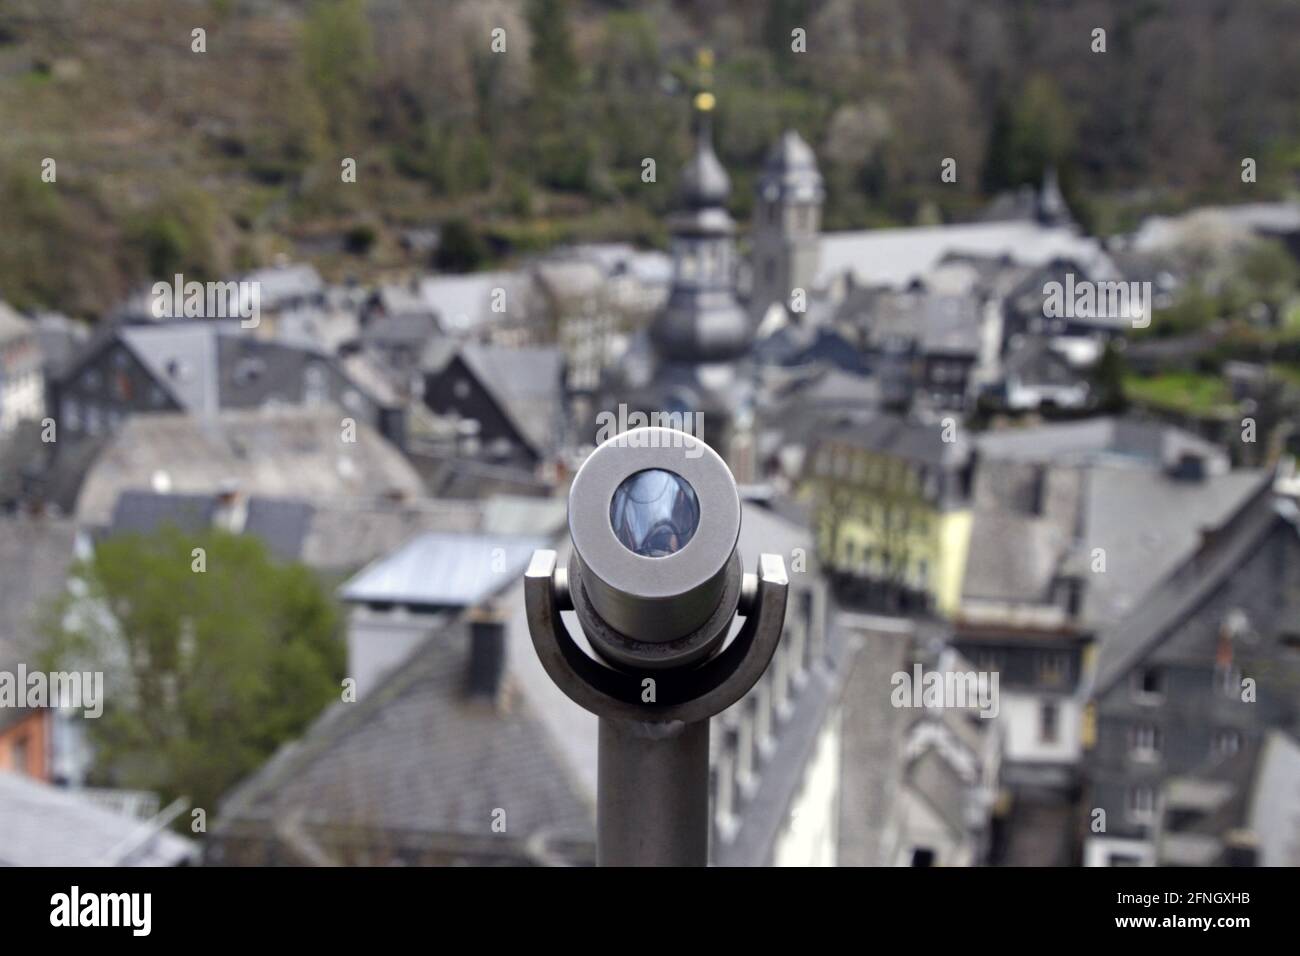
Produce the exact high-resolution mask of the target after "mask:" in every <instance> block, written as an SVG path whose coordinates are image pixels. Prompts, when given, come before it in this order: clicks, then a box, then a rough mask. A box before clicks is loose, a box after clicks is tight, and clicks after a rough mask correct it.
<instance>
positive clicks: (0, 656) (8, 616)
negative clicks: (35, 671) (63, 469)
mask: <svg viewBox="0 0 1300 956" xmlns="http://www.w3.org/2000/svg"><path fill="white" fill-rule="evenodd" d="M75 552H76V527H75V525H74V524H73V522H71V521H66V520H63V519H57V518H46V517H27V516H16V517H10V516H0V669H7V668H8V667H9V666H10V665H13V664H15V663H17V662H19V661H23V662H25V663H28V664H31V663H34V661H33V655H34V653H35V649H36V644H37V638H38V635H37V627H36V624H37V622H36V620H35V618H36V616H37V615H38V614H39V612H40V610H41V608H42V607H43V606H44V605H45V603H46V602H47V601H50V600H52V599H53V598H55V597H56V596H57V595H58V594H59V593H60V592H61V591H62V590H63V586H64V582H65V581H66V580H67V572H68V568H69V566H70V565H71V564H72V562H73V560H74V559H75V557H76V553H75Z"/></svg>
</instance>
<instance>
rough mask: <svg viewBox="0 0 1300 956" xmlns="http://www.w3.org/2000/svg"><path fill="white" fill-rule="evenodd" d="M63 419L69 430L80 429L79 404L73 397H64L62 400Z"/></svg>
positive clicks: (75, 430)
mask: <svg viewBox="0 0 1300 956" xmlns="http://www.w3.org/2000/svg"><path fill="white" fill-rule="evenodd" d="M63 421H64V423H65V424H66V425H67V427H68V430H69V431H74V432H79V431H81V406H80V405H79V404H78V403H77V402H76V400H75V399H71V398H65V399H64V400H63Z"/></svg>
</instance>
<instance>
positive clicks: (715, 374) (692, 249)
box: [649, 51, 753, 481]
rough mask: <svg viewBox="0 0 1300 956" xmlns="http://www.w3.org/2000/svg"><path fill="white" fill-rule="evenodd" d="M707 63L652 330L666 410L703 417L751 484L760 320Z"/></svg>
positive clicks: (705, 56) (656, 378)
mask: <svg viewBox="0 0 1300 956" xmlns="http://www.w3.org/2000/svg"><path fill="white" fill-rule="evenodd" d="M700 66H701V72H702V74H703V77H702V84H701V91H700V92H699V93H697V94H696V96H695V99H694V116H693V123H694V127H695V145H694V150H693V152H692V155H691V158H690V160H689V161H688V162H687V163H686V165H685V167H684V168H683V169H682V173H681V186H680V193H679V196H678V208H677V211H676V212H674V213H673V214H672V215H671V216H669V218H668V230H669V234H670V237H671V241H670V247H671V255H672V263H673V277H672V285H671V288H670V291H669V294H668V301H667V302H666V304H665V305H664V307H663V309H662V311H661V312H660V313H659V314H658V315H656V316H655V318H654V320H653V322H652V323H651V326H650V334H649V338H650V342H651V346H652V348H653V352H654V373H653V381H652V384H651V389H652V391H653V393H654V395H655V397H656V403H657V407H658V408H660V409H664V410H666V411H669V412H678V411H680V412H685V413H700V415H701V416H702V418H703V426H704V435H703V437H704V439H705V441H707V442H708V443H709V444H710V445H712V446H713V448H714V449H716V450H717V451H718V453H719V454H721V455H722V456H723V458H725V459H726V460H727V462H728V464H730V465H731V466H732V470H733V471H734V472H735V473H736V477H737V478H738V479H739V480H741V481H745V480H748V475H749V474H750V473H751V472H752V468H751V467H749V466H748V465H747V463H746V459H747V457H749V453H748V452H746V451H744V449H745V448H747V447H748V438H747V436H748V434H749V429H750V422H751V420H752V414H753V381H752V368H751V362H750V359H749V353H750V349H751V347H752V345H753V324H752V323H751V321H750V318H749V315H748V313H747V312H746V311H745V309H744V307H743V306H742V305H741V304H740V302H739V301H738V299H737V298H736V273H737V265H738V262H737V255H736V224H735V222H734V221H733V220H732V218H731V215H730V214H729V213H728V212H727V197H728V196H729V195H730V192H731V180H730V178H729V177H728V176H727V171H726V170H725V169H723V168H722V163H721V162H720V161H719V160H718V156H717V153H715V152H714V150H713V130H712V125H713V124H712V118H713V108H714V97H713V94H712V93H711V92H709V90H708V71H709V70H710V68H711V66H712V58H711V54H709V52H708V51H704V52H703V53H702V54H701V57H700ZM651 407H656V406H651Z"/></svg>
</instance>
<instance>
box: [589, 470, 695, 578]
mask: <svg viewBox="0 0 1300 956" xmlns="http://www.w3.org/2000/svg"><path fill="white" fill-rule="evenodd" d="M609 523H610V524H611V525H612V526H613V528H614V535H615V537H617V538H618V540H619V541H621V542H622V543H623V547H625V548H627V549H628V550H629V551H631V552H632V553H633V554H639V555H641V556H643V557H647V558H663V557H667V556H668V555H670V554H676V553H677V552H678V551H680V550H681V549H682V548H684V547H686V543H687V542H688V541H690V540H691V538H692V537H693V536H694V535H695V529H696V528H698V527H699V525H700V502H699V500H698V499H697V498H696V497H695V489H694V488H692V487H691V486H690V483H689V482H687V480H686V479H685V478H683V477H682V476H681V475H678V474H674V473H673V472H671V471H664V470H663V469H661V468H647V469H646V470H645V471H638V472H637V473H636V474H634V475H629V476H628V477H627V478H625V479H624V480H623V483H622V484H621V485H619V486H618V490H617V491H615V492H614V497H613V499H612V500H611V501H610V503H609Z"/></svg>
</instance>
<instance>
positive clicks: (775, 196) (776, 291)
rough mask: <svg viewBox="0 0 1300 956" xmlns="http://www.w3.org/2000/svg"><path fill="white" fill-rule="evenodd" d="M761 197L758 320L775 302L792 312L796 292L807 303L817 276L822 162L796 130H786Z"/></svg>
mask: <svg viewBox="0 0 1300 956" xmlns="http://www.w3.org/2000/svg"><path fill="white" fill-rule="evenodd" d="M757 192H758V195H757V197H756V198H757V202H756V203H755V206H754V231H753V241H754V250H753V252H754V261H753V275H754V279H753V291H752V294H751V296H750V314H751V315H752V316H753V318H754V320H755V321H758V320H760V319H761V318H762V317H763V316H764V315H765V314H766V313H767V310H768V308H769V307H770V306H771V305H772V303H773V302H779V303H781V304H782V305H784V306H785V307H786V308H787V309H788V308H789V307H790V297H791V292H792V291H793V290H794V289H803V290H804V294H805V298H806V297H807V295H808V294H809V293H810V291H811V286H812V282H813V279H814V278H816V275H817V264H818V258H817V248H818V236H819V234H820V232H821V218H822V202H823V201H824V200H825V198H826V189H825V187H824V185H823V183H822V175H821V172H820V171H819V170H818V169H817V158H816V157H815V156H814V155H813V151H812V149H811V147H809V145H808V144H807V143H806V142H804V140H803V137H801V136H800V135H799V134H798V133H796V132H795V131H794V130H786V132H785V133H783V134H782V136H781V138H780V139H779V140H777V142H776V144H775V145H774V146H773V147H772V150H771V152H769V153H768V157H767V162H766V163H765V164H764V166H763V172H762V174H761V175H760V176H759V179H758V188H757Z"/></svg>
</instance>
